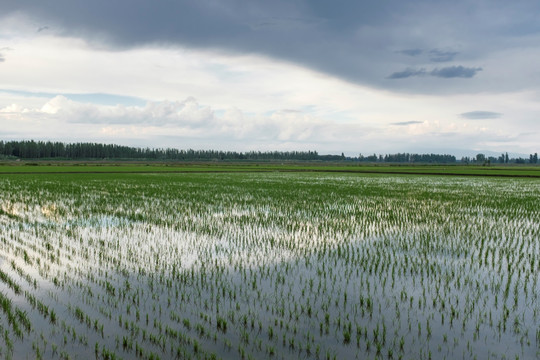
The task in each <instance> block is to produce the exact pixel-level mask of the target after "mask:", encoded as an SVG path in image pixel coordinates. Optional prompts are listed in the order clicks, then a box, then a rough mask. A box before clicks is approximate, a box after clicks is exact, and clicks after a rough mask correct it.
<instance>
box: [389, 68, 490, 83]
mask: <svg viewBox="0 0 540 360" xmlns="http://www.w3.org/2000/svg"><path fill="white" fill-rule="evenodd" d="M481 70H482V68H468V67H464V66H461V65H459V66H448V67H444V68H440V69H439V68H437V69H433V70H431V71H429V72H427V71H426V70H425V69H419V70H416V69H405V70H403V71H398V72H395V73H392V74H390V76H388V79H392V80H398V79H406V78H409V77H414V76H426V75H429V76H434V77H438V78H444V79H451V78H472V77H474V76H475V75H476V73H477V72H478V71H481Z"/></svg>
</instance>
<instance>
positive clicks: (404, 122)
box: [391, 121, 422, 126]
mask: <svg viewBox="0 0 540 360" xmlns="http://www.w3.org/2000/svg"><path fill="white" fill-rule="evenodd" d="M414 124H422V122H421V121H398V122H395V123H392V124H391V125H396V126H407V125H414Z"/></svg>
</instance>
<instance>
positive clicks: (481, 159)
mask: <svg viewBox="0 0 540 360" xmlns="http://www.w3.org/2000/svg"><path fill="white" fill-rule="evenodd" d="M461 162H462V163H466V164H482V165H491V164H538V153H534V154H530V155H529V158H522V157H518V158H511V157H509V156H508V153H504V154H501V155H500V156H498V157H495V156H486V155H484V154H477V155H476V157H468V156H465V157H462V158H461Z"/></svg>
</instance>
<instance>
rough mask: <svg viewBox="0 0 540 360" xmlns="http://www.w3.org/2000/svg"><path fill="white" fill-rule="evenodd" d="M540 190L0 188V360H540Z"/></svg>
mask: <svg viewBox="0 0 540 360" xmlns="http://www.w3.org/2000/svg"><path fill="white" fill-rule="evenodd" d="M539 204H540V182H539V181H538V180H534V179H494V178H481V177H478V178H459V177H434V176H430V177H427V176H395V175H394V176H392V175H376V176H365V175H339V174H294V173H287V174H283V173H272V174H269V173H259V174H256V173H254V174H146V175H144V174H123V175H122V174H112V175H111V174H109V175H107V174H63V175H61V174H59V175H4V176H2V177H0V303H1V309H0V357H1V358H7V359H9V358H12V359H34V358H38V359H39V358H45V359H49V358H58V359H88V358H97V359H120V358H123V359H133V358H140V359H174V358H178V359H186V358H193V359H261V358H273V359H291V358H294V359H297V358H299V359H302V358H304V359H345V358H347V359H354V358H357V359H378V358H385V359H461V358H464V359H475V358H476V359H513V360H514V359H535V358H539V357H540V241H539V239H540V206H539Z"/></svg>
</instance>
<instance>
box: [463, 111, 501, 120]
mask: <svg viewBox="0 0 540 360" xmlns="http://www.w3.org/2000/svg"><path fill="white" fill-rule="evenodd" d="M460 116H461V117H462V118H465V119H470V120H481V119H498V118H500V117H501V116H502V114H501V113H498V112H493V111H469V112H465V113H462V114H460Z"/></svg>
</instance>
